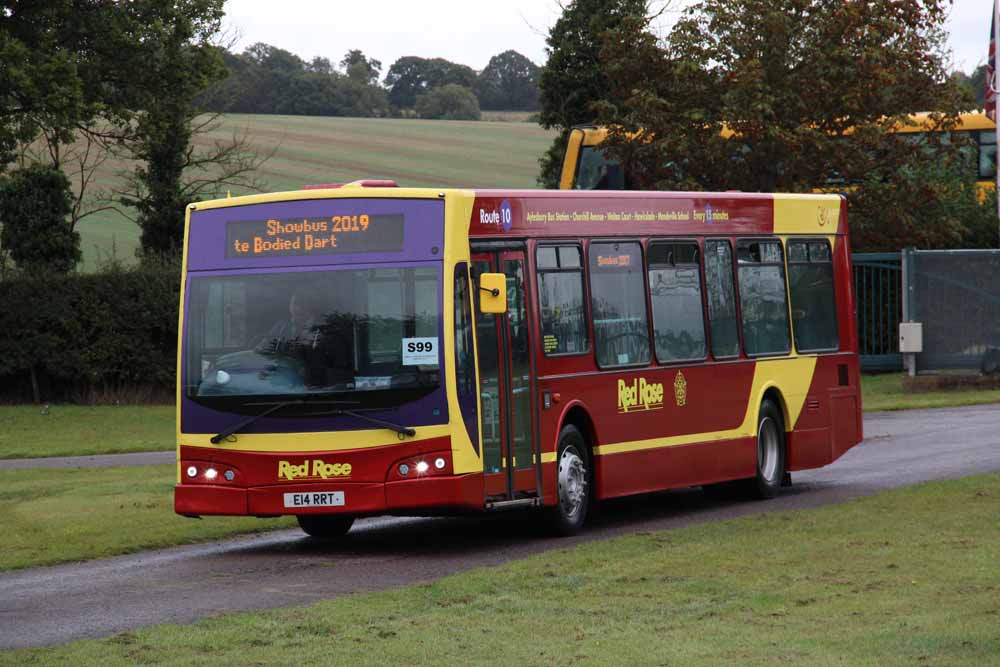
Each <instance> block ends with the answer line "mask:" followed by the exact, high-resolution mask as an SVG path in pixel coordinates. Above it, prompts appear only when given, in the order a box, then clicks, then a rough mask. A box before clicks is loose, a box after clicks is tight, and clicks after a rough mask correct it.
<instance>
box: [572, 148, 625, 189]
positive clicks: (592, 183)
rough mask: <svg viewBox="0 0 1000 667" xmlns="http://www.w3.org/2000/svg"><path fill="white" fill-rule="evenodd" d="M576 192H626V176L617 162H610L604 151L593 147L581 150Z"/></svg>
mask: <svg viewBox="0 0 1000 667" xmlns="http://www.w3.org/2000/svg"><path fill="white" fill-rule="evenodd" d="M573 188H574V189H576V190H624V189H625V176H624V174H623V172H622V167H621V164H619V163H618V161H617V160H609V159H608V158H607V157H606V156H605V155H604V151H602V150H601V149H600V148H594V147H592V146H584V147H583V148H582V149H581V150H580V164H579V165H578V166H577V172H576V181H575V182H574V183H573Z"/></svg>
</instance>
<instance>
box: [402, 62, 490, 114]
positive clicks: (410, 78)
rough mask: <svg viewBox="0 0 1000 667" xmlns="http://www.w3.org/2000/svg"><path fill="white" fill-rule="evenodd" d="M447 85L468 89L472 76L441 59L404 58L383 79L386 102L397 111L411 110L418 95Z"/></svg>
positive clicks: (466, 68)
mask: <svg viewBox="0 0 1000 667" xmlns="http://www.w3.org/2000/svg"><path fill="white" fill-rule="evenodd" d="M449 83H454V84H457V85H459V86H464V87H466V88H471V87H472V86H474V85H475V83H476V72H475V71H474V70H473V69H472V68H471V67H467V66H465V65H459V64H457V63H453V62H449V61H447V60H445V59H444V58H430V59H428V58H418V57H416V56H404V57H402V58H400V59H399V60H397V61H396V62H394V63H393V64H392V66H391V67H389V71H388V72H387V73H386V75H385V86H386V88H388V89H389V102H391V103H392V104H393V105H394V106H396V107H399V108H407V109H408V108H412V107H413V106H414V105H415V104H416V102H417V96H418V95H422V94H424V93H426V92H428V91H430V90H431V89H433V88H439V87H441V86H444V85H446V84H449Z"/></svg>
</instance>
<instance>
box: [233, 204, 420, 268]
mask: <svg viewBox="0 0 1000 667" xmlns="http://www.w3.org/2000/svg"><path fill="white" fill-rule="evenodd" d="M402 249H403V214H402V213H392V214H383V215H369V214H367V213H362V214H358V215H334V216H331V217H328V218H295V219H283V220H277V219H274V218H269V219H267V220H234V221H232V222H227V223H226V257H229V258H244V257H281V256H301V255H333V254H338V253H348V252H396V251H399V250H402Z"/></svg>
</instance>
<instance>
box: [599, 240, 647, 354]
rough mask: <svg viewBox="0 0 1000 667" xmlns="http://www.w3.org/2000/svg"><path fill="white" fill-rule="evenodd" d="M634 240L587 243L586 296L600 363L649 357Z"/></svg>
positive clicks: (637, 249) (643, 296) (639, 262)
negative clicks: (587, 274) (588, 250)
mask: <svg viewBox="0 0 1000 667" xmlns="http://www.w3.org/2000/svg"><path fill="white" fill-rule="evenodd" d="M644 283H645V281H644V280H643V276H642V249H641V248H640V247H639V244H638V243H634V242H630V243H592V244H591V245H590V298H591V311H592V312H593V318H594V345H595V347H596V349H597V363H598V364H599V365H600V366H624V365H628V364H639V363H647V362H648V361H649V324H648V322H649V320H648V317H647V315H646V286H645V284H644Z"/></svg>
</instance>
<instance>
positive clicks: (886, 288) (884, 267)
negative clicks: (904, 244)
mask: <svg viewBox="0 0 1000 667" xmlns="http://www.w3.org/2000/svg"><path fill="white" fill-rule="evenodd" d="M851 263H852V264H853V265H854V294H855V295H856V298H857V308H858V350H859V352H860V355H861V369H862V370H865V371H888V370H900V369H901V368H902V367H903V357H902V355H901V354H900V353H899V322H900V320H901V319H902V316H903V294H902V292H903V290H902V279H901V277H902V274H901V254H900V253H898V252H875V253H853V254H852V255H851Z"/></svg>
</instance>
